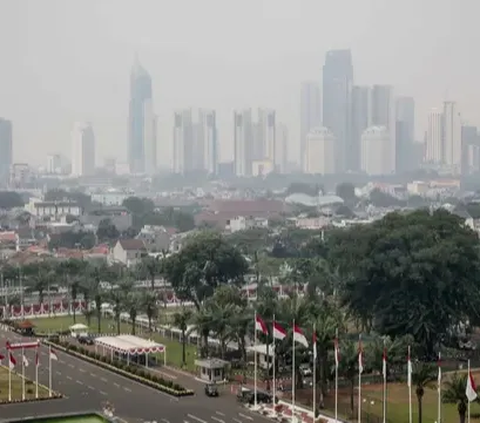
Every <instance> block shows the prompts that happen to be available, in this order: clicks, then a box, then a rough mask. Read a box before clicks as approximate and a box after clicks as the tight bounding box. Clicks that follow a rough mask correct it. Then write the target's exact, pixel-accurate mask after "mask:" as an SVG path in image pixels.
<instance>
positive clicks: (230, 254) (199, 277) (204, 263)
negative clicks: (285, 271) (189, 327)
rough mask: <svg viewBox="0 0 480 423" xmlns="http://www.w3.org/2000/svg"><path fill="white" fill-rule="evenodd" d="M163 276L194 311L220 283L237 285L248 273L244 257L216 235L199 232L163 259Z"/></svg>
mask: <svg viewBox="0 0 480 423" xmlns="http://www.w3.org/2000/svg"><path fill="white" fill-rule="evenodd" d="M163 262H164V266H163V270H164V275H165V277H166V279H167V280H168V281H169V282H170V283H171V284H172V287H173V289H174V290H175V294H176V295H177V297H178V298H179V299H181V300H184V301H192V302H193V303H194V304H195V307H197V309H200V305H201V303H202V302H203V301H204V300H205V299H207V298H209V297H211V296H212V295H213V292H214V290H215V289H216V288H217V287H218V286H220V285H223V284H227V283H233V284H239V283H241V282H242V281H243V276H244V275H245V273H246V272H247V270H248V264H247V262H246V260H245V258H244V257H243V256H242V255H241V254H240V252H239V251H238V250H237V249H235V248H234V247H232V246H230V245H229V244H228V243H227V242H226V241H225V239H224V238H223V237H222V236H221V235H219V234H216V233H203V234H199V235H197V236H194V237H193V238H192V239H190V240H189V241H187V243H186V245H185V247H184V248H182V249H181V250H180V252H178V253H177V254H174V255H172V256H170V257H168V258H165V259H164V260H163Z"/></svg>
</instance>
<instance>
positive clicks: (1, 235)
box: [0, 231, 17, 242]
mask: <svg viewBox="0 0 480 423" xmlns="http://www.w3.org/2000/svg"><path fill="white" fill-rule="evenodd" d="M16 241H17V234H16V233H15V232H14V231H8V232H0V242H16Z"/></svg>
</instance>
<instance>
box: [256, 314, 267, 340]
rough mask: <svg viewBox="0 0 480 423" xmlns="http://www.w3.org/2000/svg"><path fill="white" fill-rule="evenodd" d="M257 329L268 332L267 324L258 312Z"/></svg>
mask: <svg viewBox="0 0 480 423" xmlns="http://www.w3.org/2000/svg"><path fill="white" fill-rule="evenodd" d="M255 331H258V332H262V333H263V334H264V335H266V334H268V330H267V325H266V324H265V322H264V321H263V319H262V318H261V317H260V316H259V315H258V314H255Z"/></svg>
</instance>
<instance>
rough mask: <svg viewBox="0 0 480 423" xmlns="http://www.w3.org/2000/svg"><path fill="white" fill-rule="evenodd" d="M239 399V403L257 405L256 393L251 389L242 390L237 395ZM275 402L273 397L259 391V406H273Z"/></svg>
mask: <svg viewBox="0 0 480 423" xmlns="http://www.w3.org/2000/svg"><path fill="white" fill-rule="evenodd" d="M237 399H238V401H239V402H242V403H244V404H250V405H253V404H255V393H254V391H252V390H251V389H248V388H243V387H242V388H241V390H240V391H239V392H238V394H237ZM272 401H273V398H272V395H271V394H270V393H268V392H265V391H259V390H257V403H258V404H262V403H263V404H271V403H272Z"/></svg>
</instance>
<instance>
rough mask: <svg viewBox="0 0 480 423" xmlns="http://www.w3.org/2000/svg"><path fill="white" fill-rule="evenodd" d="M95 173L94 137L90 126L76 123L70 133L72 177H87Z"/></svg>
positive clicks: (86, 123) (84, 123) (85, 123)
mask: <svg viewBox="0 0 480 423" xmlns="http://www.w3.org/2000/svg"><path fill="white" fill-rule="evenodd" d="M94 172H95V135H94V133H93V128H92V125H91V124H90V123H88V122H78V123H76V124H75V125H74V127H73V131H72V172H71V174H72V176H89V175H93V174H94Z"/></svg>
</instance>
